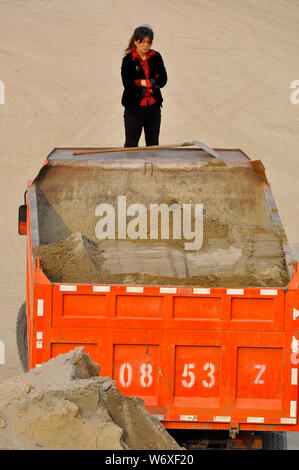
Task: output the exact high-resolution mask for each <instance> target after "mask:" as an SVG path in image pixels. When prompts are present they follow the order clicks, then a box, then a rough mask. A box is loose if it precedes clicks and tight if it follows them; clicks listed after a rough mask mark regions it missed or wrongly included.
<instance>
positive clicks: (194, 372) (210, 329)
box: [27, 218, 299, 430]
mask: <svg viewBox="0 0 299 470" xmlns="http://www.w3.org/2000/svg"><path fill="white" fill-rule="evenodd" d="M28 220H29V227H28V229H29V237H28V242H27V249H28V260H29V262H28V322H29V329H28V333H29V337H28V340H29V365H30V368H32V367H38V366H39V365H40V364H42V363H43V362H45V361H48V360H49V359H50V358H51V357H55V356H57V355H58V354H60V353H63V352H67V351H68V350H70V349H73V348H74V347H76V346H80V345H83V346H84V347H85V352H87V353H90V355H91V357H92V359H93V360H94V361H96V362H98V363H99V364H101V375H103V376H107V375H108V376H111V377H113V379H114V380H115V381H116V384H117V387H118V388H119V390H120V391H121V392H123V393H124V394H128V395H138V396H140V397H141V398H143V400H144V401H145V404H146V406H147V408H148V410H149V411H150V412H151V413H152V414H155V415H157V416H158V417H159V419H160V420H161V421H162V422H163V424H164V426H165V427H167V428H188V429H229V428H230V427H231V426H239V428H240V429H241V430H242V429H244V430H271V429H272V430H273V429H276V430H299V425H298V424H297V401H298V385H297V383H298V362H299V354H298V353H297V349H296V341H295V338H299V293H298V287H299V270H298V265H296V269H297V270H296V274H295V276H294V277H293V279H292V282H291V283H290V284H289V289H288V290H287V291H284V290H283V289H274V288H273V289H259V288H245V289H225V288H211V289H207V288H204V289H200V288H193V287H176V288H174V287H171V288H168V287H163V286H162V287H159V286H125V285H111V286H110V285H109V286H108V285H103V286H94V285H86V284H82V285H80V284H71V285H69V284H62V285H61V284H52V283H50V281H49V280H48V279H47V277H46V276H45V274H44V273H43V271H42V269H41V266H40V262H39V260H38V259H36V260H35V261H36V263H35V265H32V264H31V263H30V260H31V259H32V257H31V251H30V219H29V218H28ZM297 311H298V317H297V313H296V312H297Z"/></svg>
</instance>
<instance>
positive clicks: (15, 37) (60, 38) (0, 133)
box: [0, 0, 299, 379]
mask: <svg viewBox="0 0 299 470" xmlns="http://www.w3.org/2000/svg"><path fill="white" fill-rule="evenodd" d="M143 23H148V24H150V25H152V26H153V28H154V29H155V31H156V40H155V42H154V46H153V47H154V48H156V49H157V50H159V51H160V52H161V53H162V55H163V58H164V61H165V64H166V67H167V71H168V75H169V82H168V84H167V86H166V88H165V89H164V93H163V94H164V99H165V103H164V107H163V118H162V119H163V121H162V130H161V144H168V143H174V142H181V141H185V140H190V139H192V138H197V139H199V140H201V141H203V142H205V143H207V144H208V145H210V146H214V147H216V148H217V147H218V148H219V147H224V148H242V149H243V150H244V151H245V152H246V153H247V154H248V155H249V156H250V157H251V158H255V159H262V160H263V162H264V164H265V166H266V168H267V175H268V177H269V180H270V182H271V184H272V189H273V192H274V196H275V198H276V202H277V206H278V209H279V212H280V215H281V218H282V221H283V224H284V227H285V229H286V232H287V235H288V237H289V241H290V243H291V244H297V243H299V235H298V233H299V217H298V196H299V187H298V181H299V164H298V149H299V133H298V128H299V104H297V105H294V104H291V101H290V95H291V92H292V90H291V88H290V84H291V82H293V81H294V80H296V79H297V80H298V79H299V76H298V53H299V3H298V1H297V0H221V2H219V1H216V0H213V1H211V0H193V1H192V0H184V1H182V0H152V1H151V2H147V1H143V0H140V1H139V2H138V3H137V4H136V2H135V1H133V0H126V1H125V2H124V1H120V0H85V1H82V0H69V1H68V2H62V1H61V0H51V1H48V2H46V1H44V0H1V1H0V64H1V66H0V80H2V81H3V82H4V84H5V104H0V162H1V170H0V179H1V186H0V191H1V197H0V213H1V232H0V266H1V267H0V340H2V341H4V342H5V347H6V363H5V365H0V379H1V378H4V377H10V376H13V375H15V374H17V373H19V372H21V367H20V364H19V360H18V357H17V352H16V345H15V320H16V313H17V310H18V308H19V306H20V304H21V303H22V302H23V301H24V299H25V279H26V272H25V237H23V238H22V237H19V236H18V235H17V208H18V205H19V204H21V203H22V201H23V193H24V190H25V188H26V182H27V180H28V179H31V178H32V177H34V176H35V175H36V173H37V171H38V170H39V168H40V166H41V164H42V162H43V161H44V159H45V157H46V156H47V154H48V153H49V152H50V151H51V150H52V149H53V148H54V147H59V146H122V145H123V141H124V135H123V122H122V115H123V110H122V107H121V105H120V97H121V93H122V85H121V82H120V63H121V59H122V51H123V49H124V48H125V47H126V45H127V41H128V38H129V35H130V34H131V31H132V30H133V28H134V27H135V26H136V25H139V24H143Z"/></svg>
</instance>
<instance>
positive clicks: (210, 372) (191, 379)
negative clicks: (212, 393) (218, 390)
mask: <svg viewBox="0 0 299 470" xmlns="http://www.w3.org/2000/svg"><path fill="white" fill-rule="evenodd" d="M193 369H195V364H185V365H184V371H183V377H186V378H187V377H188V380H186V379H183V380H182V384H183V386H184V387H185V388H191V387H193V385H194V384H195V374H194V372H193ZM203 370H204V371H206V372H207V380H203V381H202V384H203V386H204V387H206V388H212V387H213V386H214V385H215V375H214V373H215V366H214V364H212V363H211V362H207V363H206V364H205V365H204V366H203Z"/></svg>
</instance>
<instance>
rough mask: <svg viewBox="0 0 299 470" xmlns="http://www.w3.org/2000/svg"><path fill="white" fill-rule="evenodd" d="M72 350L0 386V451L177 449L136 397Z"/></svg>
mask: <svg viewBox="0 0 299 470" xmlns="http://www.w3.org/2000/svg"><path fill="white" fill-rule="evenodd" d="M99 372H100V366H98V365H97V364H95V363H93V362H92V361H91V360H90V356H89V355H87V354H84V353H83V348H76V349H74V350H73V351H71V352H69V353H67V354H61V355H60V356H58V357H56V358H54V359H51V360H50V361H49V362H48V363H45V364H44V365H43V366H42V367H41V368H38V369H33V370H32V371H30V372H27V373H26V374H23V375H20V376H17V377H15V378H12V379H9V380H3V381H2V382H0V450H2V449H41V448H42V449H85V450H87V449H103V450H107V449H111V450H117V449H118V450H122V449H130V450H131V449H145V450H147V449H163V450H164V449H165V450H167V449H169V450H171V449H180V447H179V446H178V444H177V443H176V442H175V441H174V440H173V438H172V437H171V436H170V435H169V434H168V433H167V431H166V430H165V429H164V427H163V426H162V425H161V423H160V422H159V421H158V420H157V419H156V418H155V417H153V416H151V415H150V414H149V413H148V411H147V410H146V408H145V407H144V403H143V400H141V399H140V398H137V397H124V396H123V394H121V393H119V391H118V390H117V388H116V386H115V382H114V381H113V380H111V379H110V377H99V376H98V374H99Z"/></svg>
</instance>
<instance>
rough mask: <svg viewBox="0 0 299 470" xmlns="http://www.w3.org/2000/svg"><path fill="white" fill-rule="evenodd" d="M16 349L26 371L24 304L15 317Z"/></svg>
mask: <svg viewBox="0 0 299 470" xmlns="http://www.w3.org/2000/svg"><path fill="white" fill-rule="evenodd" d="M16 336H17V347H18V353H19V358H20V360H21V363H22V366H23V369H24V371H25V372H27V371H28V340H27V313H26V302H24V303H23V305H21V307H20V310H19V312H18V317H17V330H16Z"/></svg>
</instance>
